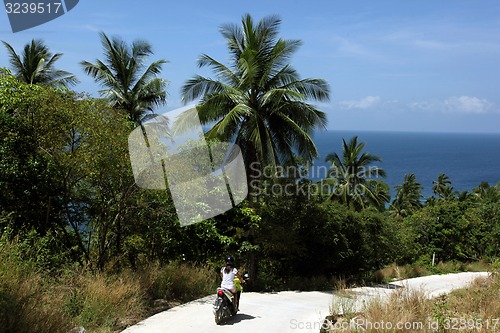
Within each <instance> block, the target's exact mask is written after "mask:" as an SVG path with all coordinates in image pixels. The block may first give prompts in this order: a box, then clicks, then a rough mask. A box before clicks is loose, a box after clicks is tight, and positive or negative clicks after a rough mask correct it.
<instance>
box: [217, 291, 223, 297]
mask: <svg viewBox="0 0 500 333" xmlns="http://www.w3.org/2000/svg"><path fill="white" fill-rule="evenodd" d="M217 295H219V296H220V297H222V296H224V292H223V291H222V290H220V289H219V290H217Z"/></svg>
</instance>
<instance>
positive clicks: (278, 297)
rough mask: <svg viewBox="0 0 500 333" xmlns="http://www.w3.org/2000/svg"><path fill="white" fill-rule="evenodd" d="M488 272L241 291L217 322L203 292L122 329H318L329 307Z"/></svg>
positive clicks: (355, 306) (449, 285)
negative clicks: (329, 287) (339, 291)
mask: <svg viewBox="0 0 500 333" xmlns="http://www.w3.org/2000/svg"><path fill="white" fill-rule="evenodd" d="M487 275H488V273H484V272H483V273H471V272H466V273H457V274H447V275H433V276H425V277H420V278H414V279H408V280H402V281H398V282H394V283H391V284H390V285H385V286H380V287H377V288H374V287H363V288H353V289H349V292H348V295H347V297H340V296H338V295H333V294H332V293H331V292H317V291H313V292H294V291H284V292H279V293H243V294H242V295H241V301H240V312H239V313H238V314H237V315H236V316H235V317H232V318H229V319H227V320H226V321H224V322H223V324H222V325H216V324H215V321H214V315H213V313H212V304H213V301H214V298H215V293H214V295H213V296H208V297H205V298H202V299H199V300H196V301H193V302H190V303H186V304H184V305H181V306H177V307H174V308H172V309H170V310H167V311H164V312H161V313H158V314H156V315H154V316H152V317H150V318H148V319H146V320H144V321H142V322H140V323H138V324H136V325H134V326H131V327H129V328H127V329H126V330H124V331H123V332H122V333H192V332H200V333H201V332H203V333H212V332H230V331H232V332H235V331H237V332H239V333H254V332H265V333H271V332H279V333H282V332H297V333H306V332H307V333H310V332H311V333H312V332H314V333H319V330H320V327H321V325H322V323H323V321H324V319H325V317H326V316H327V315H329V314H330V307H331V306H333V307H335V308H336V309H337V310H339V309H340V310H341V309H342V308H343V309H345V310H346V311H356V312H359V311H361V309H362V307H363V305H364V304H365V303H366V302H368V301H370V300H371V299H375V298H379V299H380V298H382V299H383V298H386V297H388V296H389V295H390V294H391V293H392V292H394V291H395V290H396V289H399V288H408V289H413V290H421V291H423V292H425V293H426V294H427V295H428V296H429V297H435V296H438V295H439V294H443V293H448V292H450V291H452V290H453V289H457V288H463V287H466V286H467V285H468V284H469V283H470V282H472V281H473V280H474V279H475V278H477V277H480V276H487Z"/></svg>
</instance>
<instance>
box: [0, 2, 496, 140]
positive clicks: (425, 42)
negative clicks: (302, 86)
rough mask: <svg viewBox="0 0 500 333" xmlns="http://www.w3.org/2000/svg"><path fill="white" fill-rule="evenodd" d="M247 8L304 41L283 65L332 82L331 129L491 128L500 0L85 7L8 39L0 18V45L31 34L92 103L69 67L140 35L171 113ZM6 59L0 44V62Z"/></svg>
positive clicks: (19, 42) (91, 87) (84, 80)
mask: <svg viewBox="0 0 500 333" xmlns="http://www.w3.org/2000/svg"><path fill="white" fill-rule="evenodd" d="M245 13H250V14H251V15H252V16H254V18H256V19H260V18H262V17H264V16H267V15H272V14H277V15H279V16H280V17H281V19H282V21H283V23H282V29H281V35H282V37H284V38H289V39H300V40H302V42H303V46H302V47H301V49H300V50H299V51H298V52H297V53H296V55H295V56H294V57H293V58H292V59H291V63H292V64H293V66H294V67H295V68H296V69H297V70H298V72H299V73H300V74H301V76H302V77H321V78H324V79H326V80H327V81H328V82H329V83H330V86H331V90H332V98H331V101H330V102H329V103H323V104H320V105H318V106H319V107H320V109H322V110H323V111H325V112H326V113H327V114H328V119H329V125H328V127H329V128H330V129H336V130H381V131H385V130H391V131H433V132H436V131H437V132H497V133H500V94H499V92H500V1H496V0H491V1H481V0H475V1H472V0H471V1H461V0H454V1H451V0H448V1H444V0H442V1H434V0H433V1H431V0H420V1H410V0H408V1H400V0H399V1H381V0H377V1H373V0H370V1H333V0H316V1H300V2H299V1H281V0H273V1H262V0H258V1H252V2H249V1H247V2H243V1H211V2H208V1H203V2H202V1H177V2H174V1H123V0H122V1H115V0H106V1H91V0H87V1H86V0H80V3H79V4H78V5H77V6H76V7H75V8H74V9H73V10H72V11H70V12H68V13H67V14H66V15H64V16H62V17H60V18H58V19H56V20H54V21H51V22H49V23H46V24H44V25H41V26H39V27H35V28H32V29H30V30H26V31H23V32H19V33H16V34H13V33H12V32H11V30H10V26H9V23H8V19H7V14H6V13H5V12H2V14H1V15H0V39H1V40H4V41H6V42H8V43H10V44H11V45H12V46H14V48H15V49H16V50H18V52H20V51H21V48H22V46H23V45H24V44H25V43H27V42H29V41H30V40H31V39H32V38H42V39H43V40H44V41H45V43H46V44H47V45H48V46H49V47H50V49H51V50H52V51H53V52H61V53H63V54H64V56H63V57H62V58H61V60H60V61H59V63H58V67H59V68H61V69H64V70H67V71H70V72H72V73H74V74H76V75H77V76H78V78H79V79H80V80H81V83H80V84H79V85H78V86H77V87H76V88H75V90H77V91H85V92H88V93H90V94H91V95H94V96H98V90H99V87H98V86H97V84H96V83H94V82H93V80H92V79H91V78H89V77H87V76H86V75H85V74H84V73H83V71H82V70H81V67H80V66H79V62H80V61H81V60H87V61H94V60H95V59H96V58H101V59H102V53H101V52H102V51H101V46H100V42H99V37H98V32H99V31H104V32H105V33H107V34H108V35H118V36H120V37H121V38H123V39H124V40H125V41H127V42H131V41H133V40H134V39H137V38H141V39H145V40H147V41H149V42H150V43H151V44H152V45H153V47H154V51H155V55H154V56H153V58H151V59H152V60H156V59H160V58H163V59H167V60H168V61H169V63H168V64H166V65H165V66H164V70H163V73H162V75H161V76H162V77H164V78H166V79H167V80H168V81H170V84H169V87H168V94H169V101H168V105H167V106H165V107H164V108H162V109H160V110H157V112H158V113H162V112H163V111H168V110H171V109H174V108H178V107H180V106H181V105H182V103H181V101H180V93H179V91H180V87H181V86H182V84H183V83H184V82H185V81H186V80H187V79H188V78H190V77H191V76H193V75H194V74H202V75H208V76H209V75H211V73H210V72H209V71H208V70H206V69H201V70H200V69H198V68H197V67H196V59H197V58H198V56H199V55H200V54H202V53H207V54H209V55H211V56H212V57H214V58H216V59H218V60H221V61H223V62H225V61H226V60H227V58H228V54H227V52H226V49H225V44H224V40H223V38H222V36H221V35H220V33H219V31H218V29H219V26H220V25H221V24H224V23H239V21H240V19H241V16H242V15H243V14H245ZM7 64H8V58H7V53H6V51H5V49H4V48H3V47H2V48H0V65H1V66H6V65H7Z"/></svg>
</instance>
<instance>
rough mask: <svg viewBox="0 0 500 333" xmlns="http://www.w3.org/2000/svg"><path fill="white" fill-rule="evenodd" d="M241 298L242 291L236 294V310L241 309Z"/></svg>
mask: <svg viewBox="0 0 500 333" xmlns="http://www.w3.org/2000/svg"><path fill="white" fill-rule="evenodd" d="M240 296H241V291H238V292H237V293H236V310H239V309H240Z"/></svg>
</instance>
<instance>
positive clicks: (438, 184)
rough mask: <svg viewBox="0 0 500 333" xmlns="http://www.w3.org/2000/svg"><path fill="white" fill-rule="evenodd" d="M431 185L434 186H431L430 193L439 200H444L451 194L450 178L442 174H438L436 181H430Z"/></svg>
mask: <svg viewBox="0 0 500 333" xmlns="http://www.w3.org/2000/svg"><path fill="white" fill-rule="evenodd" d="M432 184H434V186H432V192H434V194H436V195H438V196H440V197H441V198H444V197H446V196H448V195H450V193H452V192H453V187H452V186H451V180H450V177H448V176H447V175H445V174H444V173H441V174H439V176H438V179H437V180H434V181H432Z"/></svg>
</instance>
